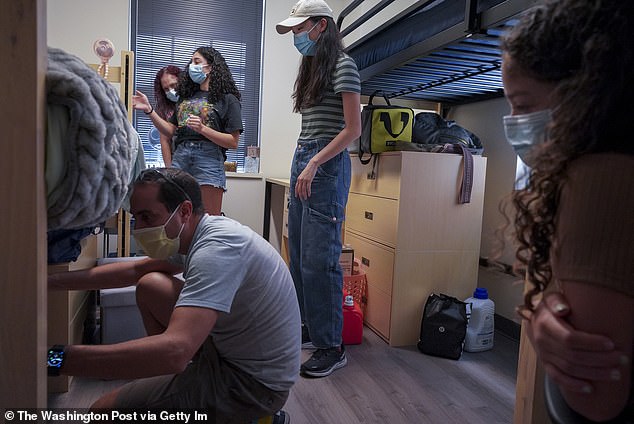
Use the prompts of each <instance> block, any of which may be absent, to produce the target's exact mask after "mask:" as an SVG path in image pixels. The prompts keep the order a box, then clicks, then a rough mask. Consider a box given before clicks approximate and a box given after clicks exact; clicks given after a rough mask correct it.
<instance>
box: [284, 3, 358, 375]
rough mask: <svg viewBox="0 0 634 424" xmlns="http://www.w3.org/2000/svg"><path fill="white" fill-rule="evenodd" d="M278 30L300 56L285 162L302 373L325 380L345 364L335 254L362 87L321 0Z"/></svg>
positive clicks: (301, 8)
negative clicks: (304, 353)
mask: <svg viewBox="0 0 634 424" xmlns="http://www.w3.org/2000/svg"><path fill="white" fill-rule="evenodd" d="M276 30H277V32H278V33H279V34H286V33H288V32H291V31H292V33H293V43H294V45H295V48H296V49H297V50H298V51H299V52H300V54H301V55H302V59H301V64H300V68H299V74H298V75H297V78H296V80H295V87H294V92H293V100H294V111H295V112H299V113H301V115H302V128H301V132H300V134H299V139H298V141H297V146H296V148H295V155H294V157H293V163H292V165H291V180H290V190H291V193H293V194H294V195H293V196H291V199H290V205H289V211H288V240H289V256H290V261H289V262H290V270H291V275H292V276H293V281H294V282H295V289H296V291H297V297H298V301H299V305H300V312H301V316H302V322H303V326H302V346H303V347H305V348H308V347H311V348H312V347H314V348H316V349H317V350H316V351H315V352H314V353H313V354H312V356H311V357H310V359H308V360H307V361H306V362H304V363H303V364H302V366H301V373H302V374H304V375H309V376H311V377H324V376H327V375H329V374H330V373H332V372H333V371H334V370H336V369H337V368H341V367H343V366H345V365H346V363H347V359H346V355H345V351H344V347H343V344H342V339H341V331H342V325H343V312H342V306H341V305H342V303H343V299H342V296H343V273H342V271H341V267H340V266H339V256H340V255H341V224H342V222H343V219H344V212H345V208H346V202H347V200H348V191H349V189H350V178H351V174H350V157H349V156H348V151H347V150H346V147H347V146H348V144H350V142H351V141H353V140H354V139H356V138H358V137H359V134H360V133H361V112H360V107H359V105H360V103H361V100H360V94H359V93H360V91H361V84H360V80H359V72H358V70H357V65H356V64H355V63H354V61H353V60H352V58H350V56H348V55H347V54H345V53H344V51H343V44H342V42H341V36H340V34H339V30H338V29H337V26H336V24H335V21H334V19H333V14H332V10H331V9H330V7H329V6H328V5H327V4H326V3H325V2H324V1H323V0H300V1H299V2H298V3H297V4H296V5H295V6H294V7H293V8H292V10H291V13H290V16H289V17H288V18H287V19H285V20H284V21H282V22H280V23H279V24H277V26H276Z"/></svg>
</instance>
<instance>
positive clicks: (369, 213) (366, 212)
mask: <svg viewBox="0 0 634 424" xmlns="http://www.w3.org/2000/svg"><path fill="white" fill-rule="evenodd" d="M365 219H369V220H370V221H372V220H373V219H374V214H373V213H372V212H368V211H365Z"/></svg>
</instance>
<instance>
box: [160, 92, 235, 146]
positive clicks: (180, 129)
mask: <svg viewBox="0 0 634 424" xmlns="http://www.w3.org/2000/svg"><path fill="white" fill-rule="evenodd" d="M207 95H208V92H206V91H197V92H196V93H194V95H193V96H192V97H190V98H188V99H184V100H182V101H181V102H179V103H178V104H177V105H176V111H175V112H174V114H173V115H172V116H171V117H170V118H169V122H171V123H172V124H174V125H176V127H177V129H176V134H175V135H176V145H177V146H178V145H179V144H180V143H182V142H184V141H205V140H207V139H206V138H205V137H203V136H202V135H201V134H199V133H197V132H196V131H194V130H192V129H191V128H189V127H187V118H189V115H195V116H199V117H200V118H201V119H202V121H203V124H204V125H206V126H208V127H210V128H213V129H214V130H217V131H221V132H224V133H232V132H234V131H240V132H241V133H242V131H243V127H242V107H241V105H240V101H239V100H238V99H237V98H236V97H235V96H234V95H233V94H225V96H224V97H223V98H222V99H221V100H220V101H218V102H216V103H210V102H209V100H208V99H207Z"/></svg>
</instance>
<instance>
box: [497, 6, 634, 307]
mask: <svg viewBox="0 0 634 424" xmlns="http://www.w3.org/2000/svg"><path fill="white" fill-rule="evenodd" d="M633 10H634V2H632V1H623V0H546V1H543V2H541V3H540V4H539V5H537V6H535V7H533V8H531V9H530V10H528V11H527V12H526V13H525V14H524V15H523V16H522V17H521V18H520V21H519V23H518V24H517V25H516V26H515V27H514V28H512V29H511V30H510V32H509V33H507V34H505V36H504V37H503V39H502V44H501V48H502V51H503V52H504V53H505V54H506V55H508V56H509V57H511V58H512V59H513V61H514V63H516V64H518V66H519V67H520V68H521V69H522V70H523V71H524V72H526V73H527V74H528V75H529V76H531V77H533V78H535V79H537V80H541V81H548V82H553V83H555V92H554V98H555V99H556V102H557V104H556V106H555V107H553V108H552V121H551V123H550V125H549V127H548V139H547V140H546V141H545V142H544V143H542V144H541V145H539V146H537V147H536V148H535V151H534V158H535V159H534V162H535V165H534V167H533V168H532V169H531V171H530V175H529V184H528V186H527V187H526V188H525V189H523V190H518V191H516V192H514V193H513V195H512V201H513V205H514V206H515V209H516V215H515V218H514V221H515V222H514V226H515V236H516V238H517V241H518V243H519V246H518V248H517V251H516V259H517V261H518V262H519V265H516V267H517V268H519V267H522V268H524V272H525V273H526V277H527V280H528V281H529V282H530V283H531V284H532V285H533V287H532V289H530V290H529V291H528V292H527V293H526V294H525V297H524V306H523V307H524V308H527V309H529V310H532V309H533V298H534V297H535V296H536V295H537V294H538V293H540V292H542V291H543V290H544V289H545V288H546V287H547V286H548V284H549V283H550V281H551V279H552V269H551V265H550V253H551V252H550V250H551V246H552V244H553V238H554V234H555V231H556V220H555V217H556V213H557V208H558V205H559V195H560V191H561V187H562V185H563V183H564V182H565V180H566V171H567V168H568V165H569V164H570V162H571V161H573V160H575V159H576V158H578V157H579V156H581V155H585V154H590V153H599V152H618V153H625V154H634V147H633V146H634V144H633V143H632V142H631V141H630V140H629V138H630V137H631V136H632V134H634V119H633V118H632V99H633V98H634V78H632V69H634V49H633V48H632V43H631V40H632V39H633V38H634V13H633Z"/></svg>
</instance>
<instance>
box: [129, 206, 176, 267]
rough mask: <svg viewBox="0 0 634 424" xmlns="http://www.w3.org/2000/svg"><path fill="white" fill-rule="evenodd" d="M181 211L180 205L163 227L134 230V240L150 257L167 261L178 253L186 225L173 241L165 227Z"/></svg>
mask: <svg viewBox="0 0 634 424" xmlns="http://www.w3.org/2000/svg"><path fill="white" fill-rule="evenodd" d="M179 209H180V205H179V206H178V207H177V208H176V209H174V212H172V214H171V215H170V217H169V218H167V221H165V224H163V225H159V226H158V227H150V228H141V229H139V230H132V235H133V236H134V239H135V240H136V242H137V243H138V244H139V245H140V246H141V248H142V249H143V251H144V252H145V253H147V255H148V256H149V257H151V258H155V259H167V258H169V257H170V256H173V255H175V254H176V253H178V249H179V248H180V244H181V240H180V235H181V233H182V232H183V228H185V223H183V225H181V229H180V231H179V232H178V235H177V236H176V237H175V238H173V239H171V238H169V237H168V236H167V233H166V232H165V226H166V225H167V224H168V223H169V222H170V220H171V219H172V217H173V216H174V215H175V214H176V211H178V210H179Z"/></svg>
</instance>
